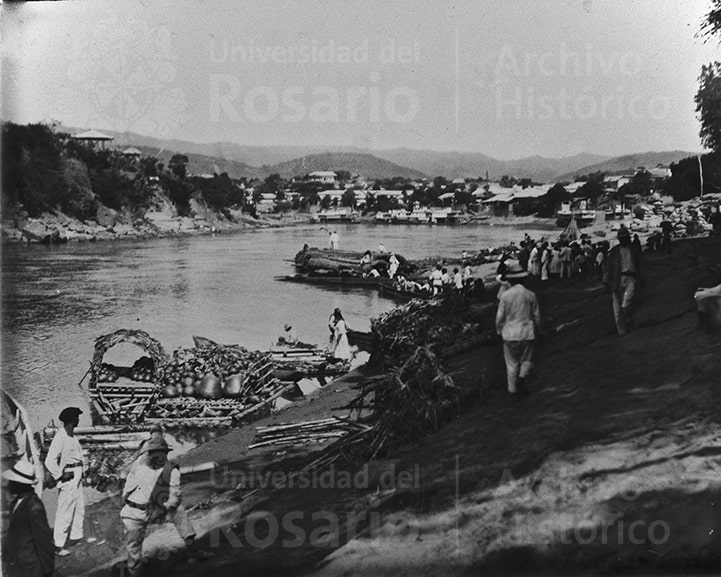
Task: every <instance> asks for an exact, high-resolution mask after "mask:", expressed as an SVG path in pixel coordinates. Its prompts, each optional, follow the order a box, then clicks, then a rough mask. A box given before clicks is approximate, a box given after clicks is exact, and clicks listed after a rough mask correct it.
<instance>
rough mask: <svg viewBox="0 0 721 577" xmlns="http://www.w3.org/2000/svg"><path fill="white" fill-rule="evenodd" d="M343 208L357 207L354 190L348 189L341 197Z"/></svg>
mask: <svg viewBox="0 0 721 577" xmlns="http://www.w3.org/2000/svg"><path fill="white" fill-rule="evenodd" d="M340 203H341V206H350V207H351V208H355V207H356V198H355V192H354V191H353V190H352V189H348V190H346V191H345V192H344V193H343V196H342V197H341V201H340Z"/></svg>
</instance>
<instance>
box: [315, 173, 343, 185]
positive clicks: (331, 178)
mask: <svg viewBox="0 0 721 577" xmlns="http://www.w3.org/2000/svg"><path fill="white" fill-rule="evenodd" d="M308 178H309V179H310V180H312V181H313V182H320V183H322V184H335V183H336V179H337V178H338V175H337V174H336V173H335V172H333V171H330V170H316V171H315V172H311V173H310V174H309V175H308Z"/></svg>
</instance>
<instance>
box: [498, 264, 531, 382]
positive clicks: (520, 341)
mask: <svg viewBox="0 0 721 577" xmlns="http://www.w3.org/2000/svg"><path fill="white" fill-rule="evenodd" d="M527 276H528V272H527V271H524V270H523V269H522V268H521V265H520V264H518V263H517V262H515V261H507V262H506V269H505V272H504V273H503V278H504V280H506V281H507V282H509V283H510V285H511V286H510V287H509V288H508V289H507V290H506V291H505V292H504V293H503V294H502V295H501V297H500V299H499V302H498V312H497V313H496V332H497V333H498V334H499V335H500V336H501V338H502V339H503V357H504V359H505V361H506V375H507V381H508V392H509V393H511V394H512V395H514V396H515V395H518V394H519V393H521V394H527V390H526V379H527V378H528V376H529V374H530V372H531V369H532V368H533V353H534V345H535V339H536V338H537V337H538V336H540V327H541V314H540V311H539V308H538V299H537V298H536V294H535V293H534V292H533V291H530V290H528V289H527V288H526V287H524V286H523V284H522V282H523V279H524V278H526V277H527Z"/></svg>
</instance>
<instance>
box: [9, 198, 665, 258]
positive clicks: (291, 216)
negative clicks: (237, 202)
mask: <svg viewBox="0 0 721 577" xmlns="http://www.w3.org/2000/svg"><path fill="white" fill-rule="evenodd" d="M196 212H197V214H196V216H194V217H179V216H175V215H173V214H171V213H170V211H168V210H167V209H166V210H160V211H150V212H148V213H146V215H145V216H144V218H142V219H131V218H130V217H128V216H127V215H123V214H120V213H117V212H116V211H111V210H108V211H107V212H106V213H104V215H103V216H102V217H101V218H98V221H87V222H83V221H80V220H77V219H74V218H70V217H68V216H66V215H64V214H62V213H57V214H54V215H51V214H44V215H43V216H42V217H40V218H29V217H26V216H22V215H20V216H17V215H15V216H10V215H6V216H4V218H3V221H2V244H3V245H18V244H26V245H31V244H66V243H70V244H72V243H83V242H107V241H122V240H126V239H133V240H138V239H146V240H152V239H156V238H166V237H187V236H199V235H213V234H222V233H224V232H225V233H237V232H243V231H246V230H258V229H268V228H271V229H272V228H292V227H297V226H306V225H321V226H332V224H333V223H322V222H320V221H318V219H317V213H300V212H298V211H294V212H288V213H280V214H273V215H271V214H263V215H261V216H259V217H258V218H257V219H256V218H253V217H251V216H249V215H246V214H244V213H242V212H241V211H237V212H235V213H232V218H233V220H230V219H228V218H226V217H224V216H219V215H217V214H216V213H213V212H212V211H209V210H208V209H203V208H199V209H198V210H197V211H196ZM620 223H623V224H625V225H626V226H629V225H630V224H631V221H629V220H623V221H622V220H610V221H602V222H596V223H594V224H592V225H590V226H587V227H584V228H582V229H580V230H581V234H587V235H589V237H590V238H591V240H592V241H593V242H597V241H600V240H604V239H606V238H608V234H609V233H610V232H611V231H613V230H614V227H613V225H614V224H616V225H618V224H620ZM342 224H346V223H342ZM353 224H358V225H365V226H368V225H371V226H383V227H395V226H399V225H395V224H377V223H376V222H375V220H374V216H363V217H360V219H359V220H358V222H356V223H353ZM400 226H402V225H400ZM429 226H452V227H504V228H518V229H522V228H523V227H524V226H527V227H530V228H534V229H540V230H547V231H548V236H549V237H551V238H553V237H554V236H558V235H560V234H561V232H562V231H563V227H559V226H557V225H556V224H555V219H554V218H537V217H534V216H523V217H497V216H485V217H482V218H481V217H473V218H471V220H470V221H469V222H466V223H462V224H452V225H450V224H448V225H429ZM651 228H652V227H646V229H647V230H646V231H645V232H643V231H639V230H636V231H633V230H632V232H638V233H639V236H641V238H642V239H643V238H645V236H647V235H648V234H649V233H650V231H651V230H650V229H651ZM554 233H555V234H554ZM541 238H543V239H546V236H545V235H543V236H542V237H541ZM494 248H495V247H494Z"/></svg>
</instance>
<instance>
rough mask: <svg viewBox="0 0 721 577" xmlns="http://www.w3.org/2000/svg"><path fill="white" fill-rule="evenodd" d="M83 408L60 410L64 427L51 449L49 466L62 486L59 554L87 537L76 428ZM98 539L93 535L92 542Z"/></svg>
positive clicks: (55, 532) (55, 531)
mask: <svg viewBox="0 0 721 577" xmlns="http://www.w3.org/2000/svg"><path fill="white" fill-rule="evenodd" d="M82 413H83V412H82V411H81V410H80V409H78V408H77V407H67V408H65V409H63V410H62V411H61V412H60V417H59V418H60V421H61V422H62V423H63V428H62V429H59V430H58V432H57V433H55V436H54V437H53V440H52V442H51V443H50V448H49V449H48V455H47V457H46V458H45V467H46V468H47V470H48V471H49V472H50V474H51V475H52V477H53V479H55V481H56V483H57V487H58V508H57V511H56V513H55V526H54V527H53V541H54V542H55V548H56V552H57V555H58V556H60V557H65V556H66V555H70V551H69V550H68V549H67V548H66V547H65V546H66V544H67V543H68V538H69V539H70V541H79V540H80V539H82V538H83V524H84V522H85V496H84V495H83V486H82V479H83V464H84V463H83V461H84V459H83V450H82V448H81V447H80V441H78V440H77V439H76V438H75V436H74V434H73V432H74V430H75V427H77V426H78V423H79V422H80V415H82ZM95 541H97V539H96V538H95V537H89V538H88V539H87V542H88V543H94V542H95Z"/></svg>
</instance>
